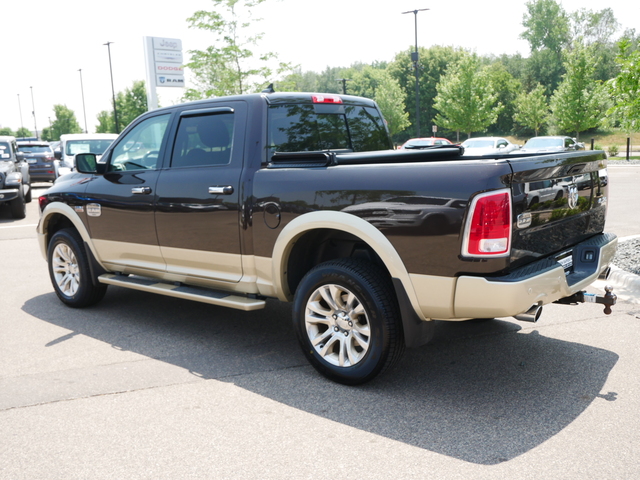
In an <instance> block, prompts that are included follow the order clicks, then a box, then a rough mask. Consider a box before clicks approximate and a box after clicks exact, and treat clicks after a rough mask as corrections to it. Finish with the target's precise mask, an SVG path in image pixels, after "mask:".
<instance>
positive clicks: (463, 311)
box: [451, 233, 618, 320]
mask: <svg viewBox="0 0 640 480" xmlns="http://www.w3.org/2000/svg"><path fill="white" fill-rule="evenodd" d="M617 243H618V238H617V237H616V236H615V235H613V234H610V233H602V234H599V235H596V236H594V237H591V238H589V239H588V240H585V241H583V242H581V243H579V244H577V245H576V246H574V247H573V268H572V271H571V273H569V274H568V275H565V272H564V270H563V268H562V266H561V265H560V264H559V263H558V262H556V261H555V260H554V259H553V258H545V259H542V260H539V261H537V262H534V263H531V264H529V265H526V266H524V267H522V268H519V269H517V270H514V271H513V272H511V273H510V274H509V275H505V276H502V277H491V278H487V277H471V276H461V277H459V278H458V279H457V282H456V287H455V293H454V301H453V318H451V319H452V320H453V319H462V318H493V317H509V316H514V315H518V314H520V313H523V312H526V311H527V310H529V308H530V307H531V306H532V305H546V304H548V303H552V302H555V301H556V300H559V299H561V298H564V297H568V296H570V295H573V294H574V293H576V292H579V291H580V290H583V289H584V288H586V287H587V286H588V285H590V284H591V283H593V282H594V281H596V280H597V279H598V277H599V276H600V274H601V273H603V272H605V271H606V270H607V268H608V267H609V265H610V264H611V262H612V260H613V257H614V255H615V253H616V246H617Z"/></svg>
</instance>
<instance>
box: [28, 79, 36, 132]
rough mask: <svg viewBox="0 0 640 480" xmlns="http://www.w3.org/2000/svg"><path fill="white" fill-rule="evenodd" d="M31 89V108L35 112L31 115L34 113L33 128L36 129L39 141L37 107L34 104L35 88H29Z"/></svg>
mask: <svg viewBox="0 0 640 480" xmlns="http://www.w3.org/2000/svg"><path fill="white" fill-rule="evenodd" d="M29 88H30V89H31V108H32V109H33V111H32V112H31V113H33V126H34V128H35V129H36V140H37V139H38V124H37V123H36V106H35V103H33V87H29Z"/></svg>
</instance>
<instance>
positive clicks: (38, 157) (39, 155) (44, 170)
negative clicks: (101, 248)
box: [18, 141, 58, 182]
mask: <svg viewBox="0 0 640 480" xmlns="http://www.w3.org/2000/svg"><path fill="white" fill-rule="evenodd" d="M18 151H20V152H21V153H22V154H23V155H24V158H25V160H26V161H27V163H28V164H29V174H30V176H31V180H33V181H34V182H55V181H56V178H58V161H57V160H56V159H55V156H54V154H53V150H52V149H51V146H50V145H49V143H48V142H36V141H30V142H18Z"/></svg>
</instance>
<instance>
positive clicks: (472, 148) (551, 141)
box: [399, 135, 584, 156]
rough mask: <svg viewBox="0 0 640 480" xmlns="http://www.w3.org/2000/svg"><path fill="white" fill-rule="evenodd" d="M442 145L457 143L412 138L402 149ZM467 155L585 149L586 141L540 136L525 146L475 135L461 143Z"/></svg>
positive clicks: (444, 139)
mask: <svg viewBox="0 0 640 480" xmlns="http://www.w3.org/2000/svg"><path fill="white" fill-rule="evenodd" d="M441 145H456V144H454V143H453V142H452V141H450V140H448V139H446V138H437V137H429V138H411V139H409V140H407V141H406V142H405V143H403V144H402V145H401V146H400V148H399V149H400V150H416V149H422V148H433V147H437V146H441ZM460 146H462V147H463V148H464V154H463V155H465V156H482V155H497V154H505V153H548V152H573V151H576V150H584V143H581V142H578V141H577V140H576V139H575V138H571V137H567V136H560V135H556V136H540V137H533V138H530V139H529V140H527V142H526V143H525V144H524V146H522V147H520V145H516V144H514V143H511V142H510V141H509V140H507V139H506V138H503V137H474V138H469V139H467V140H465V141H464V142H462V143H461V144H460Z"/></svg>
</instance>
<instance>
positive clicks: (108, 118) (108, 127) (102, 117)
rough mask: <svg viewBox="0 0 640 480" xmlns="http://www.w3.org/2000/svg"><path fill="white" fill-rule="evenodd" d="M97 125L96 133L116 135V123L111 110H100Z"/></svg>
mask: <svg viewBox="0 0 640 480" xmlns="http://www.w3.org/2000/svg"><path fill="white" fill-rule="evenodd" d="M96 118H97V119H98V125H96V133H116V123H115V120H114V118H113V110H112V111H109V110H102V111H101V112H100V113H98V115H96Z"/></svg>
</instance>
